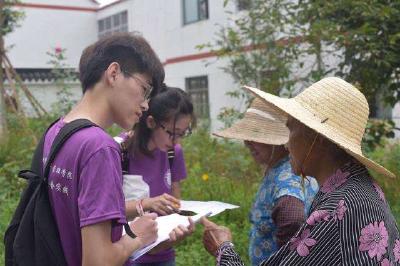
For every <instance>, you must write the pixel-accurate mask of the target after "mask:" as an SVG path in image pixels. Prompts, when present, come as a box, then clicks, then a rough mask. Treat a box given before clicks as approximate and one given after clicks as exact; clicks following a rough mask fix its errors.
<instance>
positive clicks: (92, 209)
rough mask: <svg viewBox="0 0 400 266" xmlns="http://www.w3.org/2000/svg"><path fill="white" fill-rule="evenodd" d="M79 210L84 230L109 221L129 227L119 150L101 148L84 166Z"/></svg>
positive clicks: (80, 185)
mask: <svg viewBox="0 0 400 266" xmlns="http://www.w3.org/2000/svg"><path fill="white" fill-rule="evenodd" d="M78 209H79V219H80V226H81V227H84V226H87V225H91V224H96V223H99V222H103V221H107V220H115V221H117V222H118V223H126V217H125V203H124V195H123V192H122V171H121V158H120V154H119V152H118V150H116V149H115V148H112V147H103V148H100V149H99V150H97V151H96V152H94V153H93V154H92V155H91V156H90V157H89V159H88V160H87V162H86V163H85V165H84V166H83V168H82V171H81V174H80V180H79V184H78Z"/></svg>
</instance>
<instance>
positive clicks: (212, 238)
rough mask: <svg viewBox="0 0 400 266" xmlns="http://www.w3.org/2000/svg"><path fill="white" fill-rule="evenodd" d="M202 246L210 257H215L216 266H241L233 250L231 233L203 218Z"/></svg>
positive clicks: (240, 261) (238, 257)
mask: <svg viewBox="0 0 400 266" xmlns="http://www.w3.org/2000/svg"><path fill="white" fill-rule="evenodd" d="M201 223H202V224H203V225H204V227H205V228H204V233H203V245H204V248H205V249H206V250H207V251H208V253H210V254H211V255H212V256H214V257H216V260H217V261H216V265H217V266H225V265H226V266H243V265H244V264H243V262H242V259H241V258H240V256H239V255H238V254H237V253H236V251H235V250H234V249H233V244H232V234H231V231H230V230H229V229H228V228H226V227H224V226H219V225H217V224H215V223H213V222H211V221H209V220H208V219H207V218H205V217H203V218H202V219H201Z"/></svg>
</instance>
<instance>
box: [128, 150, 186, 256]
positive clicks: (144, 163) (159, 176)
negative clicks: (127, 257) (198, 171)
mask: <svg viewBox="0 0 400 266" xmlns="http://www.w3.org/2000/svg"><path fill="white" fill-rule="evenodd" d="M174 149H175V158H174V161H173V164H172V169H170V167H169V162H168V156H167V153H166V152H163V151H161V150H159V149H156V150H155V151H154V152H153V153H152V156H145V155H143V154H139V155H135V156H130V160H129V174H132V175H141V176H143V180H144V181H145V182H146V183H147V184H148V185H149V189H150V197H157V196H159V195H162V194H164V193H169V194H171V184H172V182H178V181H180V180H182V179H184V178H186V166H185V159H184V157H183V151H182V147H181V146H180V145H179V144H177V145H175V148H174ZM174 257H175V252H174V250H173V249H168V250H164V251H161V252H159V253H157V254H146V255H144V256H142V257H140V258H139V259H138V260H136V261H135V262H137V263H151V262H162V261H167V260H171V259H173V258H174Z"/></svg>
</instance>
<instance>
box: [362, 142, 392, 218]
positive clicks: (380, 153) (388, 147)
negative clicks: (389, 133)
mask: <svg viewBox="0 0 400 266" xmlns="http://www.w3.org/2000/svg"><path fill="white" fill-rule="evenodd" d="M383 143H384V144H385V145H381V146H379V147H377V148H376V149H375V150H374V151H371V152H370V153H369V154H368V156H369V157H370V158H371V159H372V160H374V161H376V162H378V163H380V164H381V165H384V166H385V167H386V168H387V169H389V170H390V171H392V173H394V174H395V175H396V176H397V178H387V177H384V176H380V175H378V174H376V173H375V174H374V177H375V179H376V180H377V181H378V183H379V185H380V186H381V187H382V189H383V191H384V192H385V198H386V200H387V201H388V202H389V204H390V207H391V209H392V212H393V214H394V216H395V217H396V219H397V224H400V201H399V195H400V141H396V142H393V141H392V142H388V141H386V142H383Z"/></svg>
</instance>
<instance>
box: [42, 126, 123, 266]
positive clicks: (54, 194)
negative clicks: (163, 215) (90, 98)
mask: <svg viewBox="0 0 400 266" xmlns="http://www.w3.org/2000/svg"><path fill="white" fill-rule="evenodd" d="M64 125H65V123H64V122H63V121H62V119H61V120H60V121H58V122H57V123H55V124H54V125H53V126H52V127H51V128H50V129H49V131H48V133H47V134H46V138H45V144H44V150H43V162H46V160H47V156H48V155H49V152H50V148H51V145H52V143H53V141H54V139H55V137H56V135H57V134H58V132H59V131H60V129H61V128H62V127H63V126H64ZM48 183H49V197H50V203H51V207H52V210H53V214H54V216H55V220H56V223H57V226H58V230H59V232H60V238H61V243H62V247H63V250H64V255H65V258H66V260H67V263H68V265H72V266H74V265H81V264H82V239H81V228H82V227H84V226H88V225H92V224H96V223H99V222H104V221H108V220H113V221H114V222H113V223H112V231H111V236H110V238H111V241H112V242H115V241H118V240H119V239H120V238H121V235H122V223H126V216H125V198H124V194H123V192H122V170H121V155H120V150H119V146H118V144H116V143H115V141H114V140H113V139H112V138H111V137H110V136H109V135H108V134H107V133H106V132H105V131H104V130H103V129H101V128H99V127H89V128H85V129H81V130H80V131H78V132H76V133H75V134H74V135H72V136H71V137H70V138H69V139H68V140H67V141H66V142H65V144H64V146H63V147H62V148H61V150H60V151H59V152H58V154H57V155H56V158H55V160H54V161H53V163H52V165H51V170H50V174H49V180H48Z"/></svg>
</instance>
